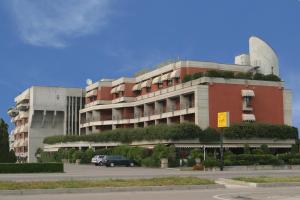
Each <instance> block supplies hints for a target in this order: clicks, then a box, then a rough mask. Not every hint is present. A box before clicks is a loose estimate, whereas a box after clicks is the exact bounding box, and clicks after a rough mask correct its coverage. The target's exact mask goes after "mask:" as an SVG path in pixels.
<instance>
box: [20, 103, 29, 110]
mask: <svg viewBox="0 0 300 200" xmlns="http://www.w3.org/2000/svg"><path fill="white" fill-rule="evenodd" d="M17 109H18V110H20V111H27V110H28V109H29V103H20V104H18V105H17Z"/></svg>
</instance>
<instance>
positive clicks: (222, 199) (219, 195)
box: [213, 192, 249, 200]
mask: <svg viewBox="0 0 300 200" xmlns="http://www.w3.org/2000/svg"><path fill="white" fill-rule="evenodd" d="M243 194H249V192H248V193H246V192H245V193H239V192H236V193H226V194H217V195H215V196H213V198H215V199H219V200H233V199H232V198H230V199H228V198H224V197H222V196H225V195H243Z"/></svg>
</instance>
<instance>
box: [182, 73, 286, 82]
mask: <svg viewBox="0 0 300 200" xmlns="http://www.w3.org/2000/svg"><path fill="white" fill-rule="evenodd" d="M201 77H212V78H226V79H248V80H262V81H281V79H280V78H279V77H278V76H276V75H274V74H268V75H264V74H261V73H255V74H254V75H253V74H252V73H251V72H247V73H244V72H239V73H234V72H232V71H219V70H208V71H207V72H205V73H202V72H200V73H195V74H187V75H185V76H184V77H183V82H188V81H191V80H195V79H198V78H201Z"/></svg>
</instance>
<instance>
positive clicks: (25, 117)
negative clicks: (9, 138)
mask: <svg viewBox="0 0 300 200" xmlns="http://www.w3.org/2000/svg"><path fill="white" fill-rule="evenodd" d="M28 117H29V112H20V119H27V118H28Z"/></svg>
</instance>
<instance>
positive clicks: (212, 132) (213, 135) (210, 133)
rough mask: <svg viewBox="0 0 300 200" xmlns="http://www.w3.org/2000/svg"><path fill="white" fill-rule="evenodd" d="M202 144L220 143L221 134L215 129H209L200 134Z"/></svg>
mask: <svg viewBox="0 0 300 200" xmlns="http://www.w3.org/2000/svg"><path fill="white" fill-rule="evenodd" d="M199 140H200V142H216V141H220V133H219V132H218V131H217V130H216V129H213V128H207V129H205V130H204V131H202V132H201V133H200V134H199Z"/></svg>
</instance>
